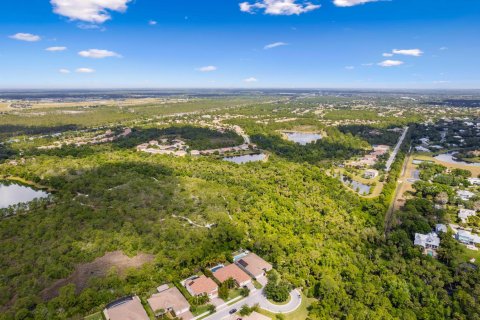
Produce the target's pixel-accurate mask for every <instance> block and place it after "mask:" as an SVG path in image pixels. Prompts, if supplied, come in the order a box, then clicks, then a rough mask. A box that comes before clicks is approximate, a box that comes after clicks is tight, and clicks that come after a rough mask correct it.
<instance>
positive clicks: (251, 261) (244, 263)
mask: <svg viewBox="0 0 480 320" xmlns="http://www.w3.org/2000/svg"><path fill="white" fill-rule="evenodd" d="M235 263H236V264H237V265H238V266H239V267H240V268H241V269H243V270H244V271H245V272H246V273H248V274H249V275H250V276H252V277H253V278H255V279H257V278H260V277H263V276H265V274H266V272H268V271H270V270H272V265H271V264H270V263H268V262H266V261H265V260H263V259H262V258H260V257H259V256H257V255H256V254H255V253H252V252H250V253H249V254H247V255H246V256H244V257H242V258H241V259H239V260H237V261H236V262H235Z"/></svg>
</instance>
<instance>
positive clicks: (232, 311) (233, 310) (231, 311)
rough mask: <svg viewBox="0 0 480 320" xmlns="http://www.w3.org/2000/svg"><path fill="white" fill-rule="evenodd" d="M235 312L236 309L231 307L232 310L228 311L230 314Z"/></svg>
mask: <svg viewBox="0 0 480 320" xmlns="http://www.w3.org/2000/svg"><path fill="white" fill-rule="evenodd" d="M235 312H237V309H232V310H230V311H228V313H230V314H234V313H235Z"/></svg>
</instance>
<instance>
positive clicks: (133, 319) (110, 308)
mask: <svg viewBox="0 0 480 320" xmlns="http://www.w3.org/2000/svg"><path fill="white" fill-rule="evenodd" d="M103 314H104V315H105V319H107V320H150V317H149V316H148V315H147V312H146V311H145V309H144V308H143V306H142V302H141V301H140V298H139V297H138V296H130V297H125V298H121V299H118V300H116V301H114V302H112V303H109V304H108V305H107V306H106V308H105V309H104V310H103Z"/></svg>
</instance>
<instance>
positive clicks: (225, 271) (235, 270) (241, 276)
mask: <svg viewBox="0 0 480 320" xmlns="http://www.w3.org/2000/svg"><path fill="white" fill-rule="evenodd" d="M213 276H214V277H215V278H216V279H217V280H218V281H220V282H221V283H224V282H225V281H227V280H228V279H230V278H231V279H233V280H235V283H236V284H237V285H238V286H239V287H243V286H246V285H247V284H249V283H251V282H252V279H251V278H250V276H249V275H248V274H246V273H245V271H243V270H242V269H240V268H239V267H238V266H237V265H236V264H233V263H232V264H229V265H228V266H225V267H223V268H220V269H217V270H215V272H213Z"/></svg>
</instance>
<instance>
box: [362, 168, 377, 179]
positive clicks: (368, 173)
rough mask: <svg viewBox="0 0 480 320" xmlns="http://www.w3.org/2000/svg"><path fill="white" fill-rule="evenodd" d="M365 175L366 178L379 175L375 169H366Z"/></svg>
mask: <svg viewBox="0 0 480 320" xmlns="http://www.w3.org/2000/svg"><path fill="white" fill-rule="evenodd" d="M363 177H364V178H366V179H374V178H376V177H378V171H377V170H374V169H369V170H365V173H364V174H363Z"/></svg>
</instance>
